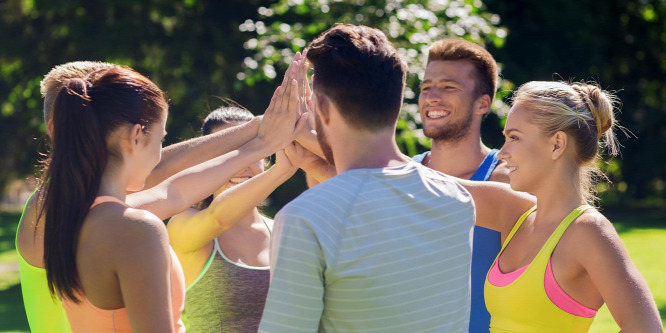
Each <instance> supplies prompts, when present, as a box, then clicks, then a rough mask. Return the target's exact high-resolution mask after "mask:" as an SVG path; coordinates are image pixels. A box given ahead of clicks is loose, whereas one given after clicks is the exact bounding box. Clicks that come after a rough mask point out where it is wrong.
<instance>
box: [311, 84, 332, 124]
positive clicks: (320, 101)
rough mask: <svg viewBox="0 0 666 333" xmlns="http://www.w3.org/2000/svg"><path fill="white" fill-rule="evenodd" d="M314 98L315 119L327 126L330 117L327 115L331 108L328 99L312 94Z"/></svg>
mask: <svg viewBox="0 0 666 333" xmlns="http://www.w3.org/2000/svg"><path fill="white" fill-rule="evenodd" d="M314 96H315V101H316V103H317V104H316V105H317V106H316V108H315V112H316V113H317V117H319V118H320V119H321V120H322V122H323V123H324V124H326V125H328V123H329V122H330V121H331V115H330V113H329V111H330V108H331V100H330V99H328V97H326V96H324V95H322V94H320V93H316V92H315V93H314Z"/></svg>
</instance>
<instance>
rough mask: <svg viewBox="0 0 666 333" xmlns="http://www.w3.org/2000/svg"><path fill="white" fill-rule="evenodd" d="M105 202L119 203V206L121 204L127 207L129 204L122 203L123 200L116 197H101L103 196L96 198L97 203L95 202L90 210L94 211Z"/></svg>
mask: <svg viewBox="0 0 666 333" xmlns="http://www.w3.org/2000/svg"><path fill="white" fill-rule="evenodd" d="M105 202H115V203H118V204H121V205H123V206H125V207H127V203H125V202H124V201H122V200H120V199H118V198H116V197H112V196H110V195H101V196H99V197H97V198H95V201H93V204H92V205H90V209H92V208H93V207H95V206H97V205H99V204H103V203H105Z"/></svg>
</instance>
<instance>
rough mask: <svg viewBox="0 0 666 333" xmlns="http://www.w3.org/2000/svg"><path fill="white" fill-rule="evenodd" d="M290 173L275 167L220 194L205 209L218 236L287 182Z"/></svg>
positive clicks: (291, 172) (291, 173)
mask: <svg viewBox="0 0 666 333" xmlns="http://www.w3.org/2000/svg"><path fill="white" fill-rule="evenodd" d="M294 171H295V169H294V170H293V171H292V170H290V171H281V170H279V169H277V168H275V167H272V168H270V169H269V170H267V171H265V172H263V173H261V174H259V175H257V176H255V177H253V178H251V179H249V180H247V181H246V182H244V183H242V184H239V185H236V186H234V187H232V188H230V189H228V190H226V191H224V192H222V193H220V194H219V195H218V196H217V197H216V198H215V200H213V202H212V203H211V205H210V206H209V207H208V209H207V214H208V215H209V217H210V218H212V219H214V220H215V221H216V226H217V230H216V231H215V232H214V233H215V234H219V233H221V232H224V231H226V230H228V229H229V228H231V227H233V226H234V225H235V224H236V222H238V221H239V220H240V219H241V218H242V217H243V216H246V215H247V214H248V213H249V212H250V211H251V210H252V209H254V208H255V207H256V206H257V205H259V204H260V203H261V202H262V201H263V200H265V199H266V198H267V197H268V196H269V195H270V194H271V193H272V192H273V191H274V190H275V189H276V188H277V187H278V186H280V185H281V184H282V183H284V182H285V181H287V179H289V178H290V177H291V176H292V175H293V174H294Z"/></svg>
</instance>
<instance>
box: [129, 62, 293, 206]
mask: <svg viewBox="0 0 666 333" xmlns="http://www.w3.org/2000/svg"><path fill="white" fill-rule="evenodd" d="M290 68H291V67H290ZM288 73H289V70H288ZM285 81H286V83H285V84H283V85H282V86H280V87H278V88H277V89H276V90H275V93H274V94H273V98H271V104H270V105H269V106H268V108H267V109H266V112H265V113H264V117H263V119H262V121H261V124H260V126H259V130H258V133H257V137H256V138H254V139H252V140H251V141H250V142H248V143H246V144H245V145H243V146H242V147H240V148H238V149H236V150H234V151H232V152H229V153H227V154H225V155H222V156H220V157H217V158H214V159H212V160H210V161H207V162H204V163H202V164H199V165H196V166H194V167H191V168H189V169H187V170H184V171H182V172H180V173H178V174H176V175H174V176H172V177H170V178H169V179H167V180H166V181H164V182H162V183H160V185H158V186H156V187H153V188H151V189H148V190H144V191H141V192H136V193H132V194H130V195H128V196H127V200H126V202H127V203H128V204H129V205H131V206H132V207H139V208H141V209H146V210H149V211H151V212H152V213H153V214H155V215H157V216H158V217H159V218H161V219H166V218H168V217H171V216H173V215H175V214H177V213H180V212H181V211H183V210H185V209H186V208H187V207H189V206H191V205H193V204H194V203H196V202H198V201H201V200H202V199H204V198H205V197H207V196H209V195H210V194H211V193H214V192H215V190H217V189H218V188H219V187H221V186H222V185H223V184H225V183H226V182H228V181H229V179H231V177H233V176H234V175H235V174H236V173H237V172H238V171H240V170H241V169H243V168H244V167H246V166H248V165H249V164H251V163H253V162H255V161H258V160H260V159H262V158H264V157H266V156H268V155H271V154H272V153H274V152H276V151H278V150H280V149H282V148H283V147H285V146H286V145H288V144H289V142H291V141H292V140H293V138H294V131H295V128H296V122H297V121H298V119H299V117H300V115H299V113H298V103H297V99H298V96H297V89H296V88H297V87H296V84H295V82H296V81H295V80H292V79H286V80H285ZM292 81H293V82H292Z"/></svg>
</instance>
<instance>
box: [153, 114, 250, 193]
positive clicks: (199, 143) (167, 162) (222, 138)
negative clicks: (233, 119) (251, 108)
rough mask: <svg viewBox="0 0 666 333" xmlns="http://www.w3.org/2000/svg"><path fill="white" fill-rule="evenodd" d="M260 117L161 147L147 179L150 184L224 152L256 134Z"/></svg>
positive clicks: (154, 183) (239, 145)
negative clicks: (158, 156)
mask: <svg viewBox="0 0 666 333" xmlns="http://www.w3.org/2000/svg"><path fill="white" fill-rule="evenodd" d="M260 122H261V117H256V118H254V119H252V120H251V121H249V122H247V123H245V124H242V125H239V126H234V127H232V128H228V129H225V130H222V131H219V132H216V133H213V134H210V135H205V136H201V137H198V138H194V139H190V140H187V141H183V142H179V143H176V144H173V145H170V146H168V147H165V148H163V149H162V159H161V160H160V163H159V164H158V165H157V166H156V167H155V168H154V169H153V171H152V172H151V173H150V175H148V178H147V179H146V185H145V188H146V189H148V188H151V187H153V186H156V185H157V184H159V183H161V182H162V181H164V180H165V179H167V178H169V177H171V176H172V175H174V174H176V173H178V172H180V171H182V170H185V169H187V168H189V167H191V166H194V165H197V164H199V163H202V162H204V161H207V160H210V159H212V158H215V157H217V156H220V155H223V154H226V153H228V152H230V151H232V150H234V149H237V148H239V147H241V146H242V145H244V144H246V143H247V142H249V141H250V140H252V139H253V138H254V137H256V136H257V130H258V129H259V123H260Z"/></svg>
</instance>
